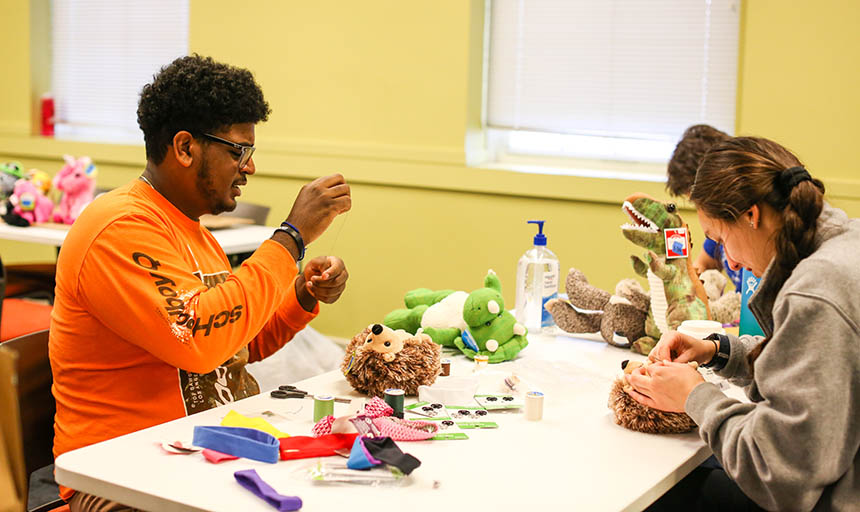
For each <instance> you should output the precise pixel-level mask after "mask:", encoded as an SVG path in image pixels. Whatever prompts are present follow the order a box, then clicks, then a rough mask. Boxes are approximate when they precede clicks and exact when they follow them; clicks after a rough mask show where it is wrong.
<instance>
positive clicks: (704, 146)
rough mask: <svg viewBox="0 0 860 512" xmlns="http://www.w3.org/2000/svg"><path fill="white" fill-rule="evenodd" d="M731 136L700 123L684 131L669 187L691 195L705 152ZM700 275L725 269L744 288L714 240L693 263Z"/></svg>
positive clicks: (671, 167)
mask: <svg viewBox="0 0 860 512" xmlns="http://www.w3.org/2000/svg"><path fill="white" fill-rule="evenodd" d="M730 138H731V136H730V135H729V134H727V133H725V132H722V131H720V130H718V129H716V128H714V127H713V126H710V125H707V124H696V125H693V126H691V127H689V128H687V129H686V130H685V131H684V135H682V136H681V140H680V141H678V145H677V146H675V151H674V152H673V153H672V158H671V159H669V165H668V167H667V171H666V177H667V179H666V190H668V191H669V193H670V194H671V195H672V196H674V197H678V196H681V197H684V198H689V196H690V189H691V188H693V182H694V181H696V169H698V168H699V164H700V163H701V162H702V158H704V156H705V153H707V152H708V150H709V149H711V148H712V147H713V146H715V145H716V144H718V143H720V142H723V141H725V140H728V139H730ZM693 268H694V269H696V273H697V274H701V273H702V272H704V271H705V270H708V269H715V270H723V271H725V273H726V275H727V276H728V277H729V279H731V281H732V284H733V285H734V286H735V289H736V290H737V291H740V290H741V272H740V271H739V270H738V271H735V270H732V268H731V267H729V265H728V262H727V261H726V253H725V251H724V250H723V247H722V246H721V245H719V244H717V243H716V242H714V241H713V240H710V239H707V238H706V239H705V242H704V243H703V244H702V250H701V252H699V254H698V256H696V259H695V261H694V262H693Z"/></svg>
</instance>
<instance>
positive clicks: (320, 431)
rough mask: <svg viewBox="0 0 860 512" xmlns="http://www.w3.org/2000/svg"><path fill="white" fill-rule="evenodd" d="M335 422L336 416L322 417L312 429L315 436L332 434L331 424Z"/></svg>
mask: <svg viewBox="0 0 860 512" xmlns="http://www.w3.org/2000/svg"><path fill="white" fill-rule="evenodd" d="M332 423H334V416H326V417H325V418H320V420H319V421H318V422H317V424H316V425H314V428H312V429H311V433H312V434H313V436H314V437H320V436H324V435H327V434H331V424H332Z"/></svg>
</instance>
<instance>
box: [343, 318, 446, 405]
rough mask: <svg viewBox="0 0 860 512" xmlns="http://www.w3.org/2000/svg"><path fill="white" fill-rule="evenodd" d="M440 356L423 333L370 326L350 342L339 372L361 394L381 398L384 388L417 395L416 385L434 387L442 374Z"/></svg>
mask: <svg viewBox="0 0 860 512" xmlns="http://www.w3.org/2000/svg"><path fill="white" fill-rule="evenodd" d="M441 353H442V347H441V346H439V345H437V344H435V343H433V340H432V339H430V336H428V335H426V334H422V333H419V334H416V335H412V334H409V333H408V332H406V331H403V330H397V331H394V330H392V329H391V328H389V327H386V326H384V325H382V324H373V325H371V326H368V327H367V328H366V329H364V330H363V331H361V332H360V333H358V334H357V335H356V336H355V337H354V338H352V341H350V342H349V345H347V347H346V357H345V358H344V360H343V364H342V365H341V370H343V374H344V376H345V377H346V380H347V381H349V383H350V384H351V385H352V387H353V388H355V390H356V391H358V392H360V393H366V394H368V395H370V396H379V397H382V396H383V395H384V394H385V390H386V389H388V388H399V389H402V390H403V391H405V392H406V394H407V395H417V394H418V386H422V385H428V386H429V385H431V384H433V382H434V381H435V380H436V376H437V375H439V373H441V371H442V365H441V362H440V359H439V357H440V355H441Z"/></svg>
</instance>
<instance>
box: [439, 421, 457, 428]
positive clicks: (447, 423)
mask: <svg viewBox="0 0 860 512" xmlns="http://www.w3.org/2000/svg"><path fill="white" fill-rule="evenodd" d="M452 425H454V422H453V421H451V420H445V421H443V422H442V426H443V427H450V426H452Z"/></svg>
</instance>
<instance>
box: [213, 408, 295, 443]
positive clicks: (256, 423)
mask: <svg viewBox="0 0 860 512" xmlns="http://www.w3.org/2000/svg"><path fill="white" fill-rule="evenodd" d="M221 425H222V426H224V427H245V428H255V429H257V430H261V431H263V432H266V433H267V434H272V435H273V436H275V438H277V439H280V438H282V437H290V435H289V434H287V433H286V432H281V431H280V430H278V429H276V428H275V427H274V426H272V424H271V423H269V422H268V421H266V420H264V419H263V418H249V417H248V416H245V415H244V414H241V413H238V412H236V411H230V412H228V413H227V416H224V419H223V420H221Z"/></svg>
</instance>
